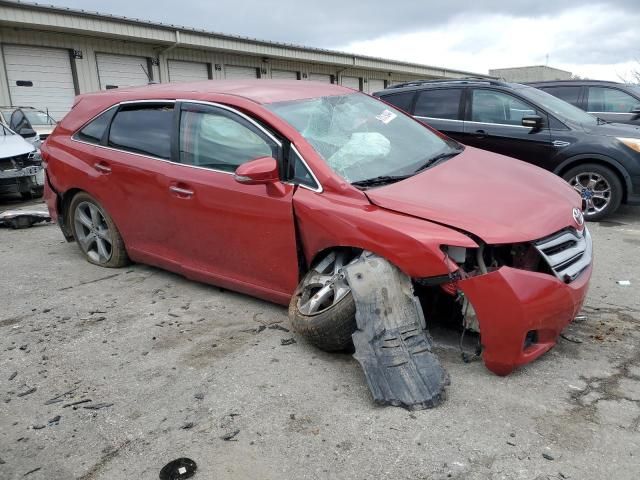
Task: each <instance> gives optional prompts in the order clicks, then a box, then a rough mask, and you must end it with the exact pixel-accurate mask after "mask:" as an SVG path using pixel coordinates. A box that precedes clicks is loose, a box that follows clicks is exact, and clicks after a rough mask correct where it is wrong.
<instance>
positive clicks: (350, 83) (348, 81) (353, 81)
mask: <svg viewBox="0 0 640 480" xmlns="http://www.w3.org/2000/svg"><path fill="white" fill-rule="evenodd" d="M341 84H342V85H343V86H344V87H349V88H353V89H354V90H360V79H359V78H358V77H342V82H341Z"/></svg>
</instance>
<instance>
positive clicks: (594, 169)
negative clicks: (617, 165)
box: [562, 163, 624, 222]
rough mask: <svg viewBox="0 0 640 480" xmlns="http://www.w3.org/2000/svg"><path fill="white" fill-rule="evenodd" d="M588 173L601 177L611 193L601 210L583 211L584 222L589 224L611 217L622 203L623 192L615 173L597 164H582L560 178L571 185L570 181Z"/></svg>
mask: <svg viewBox="0 0 640 480" xmlns="http://www.w3.org/2000/svg"><path fill="white" fill-rule="evenodd" d="M588 173H594V174H596V175H599V176H601V177H602V178H603V179H604V180H605V181H606V182H607V183H608V184H609V188H610V192H611V193H610V196H609V199H608V203H607V204H606V206H605V207H604V208H603V209H602V210H600V211H595V210H592V211H590V209H589V208H587V209H585V212H584V218H585V220H587V221H590V222H596V221H599V220H602V219H603V218H605V217H606V216H608V215H611V214H612V213H614V212H615V211H616V210H618V207H619V206H620V203H622V196H623V193H624V191H623V188H622V183H621V182H620V179H619V178H618V176H617V175H616V174H615V172H614V171H613V170H611V169H610V168H609V167H605V166H603V165H600V164H597V163H584V164H581V165H578V166H576V167H573V168H571V169H570V170H568V171H566V172H565V173H564V175H563V176H562V178H564V179H565V180H566V181H567V182H569V183H571V181H572V180H573V179H575V178H576V177H578V176H580V175H586V174H588ZM583 198H584V197H583Z"/></svg>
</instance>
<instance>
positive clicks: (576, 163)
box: [558, 158, 627, 203]
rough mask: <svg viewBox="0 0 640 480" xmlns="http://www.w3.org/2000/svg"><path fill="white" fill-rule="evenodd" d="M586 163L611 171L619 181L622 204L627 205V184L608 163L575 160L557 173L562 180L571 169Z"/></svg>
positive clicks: (596, 160)
mask: <svg viewBox="0 0 640 480" xmlns="http://www.w3.org/2000/svg"><path fill="white" fill-rule="evenodd" d="M587 163H592V164H595V165H599V166H601V167H604V168H607V169H609V170H611V171H612V172H613V173H614V174H615V176H616V177H618V180H620V185H622V203H627V182H626V180H625V178H624V176H623V175H622V173H621V172H620V170H619V169H618V168H617V167H615V166H614V165H611V164H610V163H608V162H605V161H604V160H599V159H597V158H581V159H580V160H575V161H573V162H571V163H569V164H568V165H565V166H564V167H562V169H561V170H560V171H559V172H558V175H559V176H561V177H563V178H564V175H565V174H566V173H567V172H568V171H569V170H571V169H572V168H575V167H577V166H579V165H584V164H587Z"/></svg>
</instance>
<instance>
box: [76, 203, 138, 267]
mask: <svg viewBox="0 0 640 480" xmlns="http://www.w3.org/2000/svg"><path fill="white" fill-rule="evenodd" d="M69 212H70V213H71V218H70V223H71V229H72V230H73V236H74V237H75V239H76V242H77V243H78V246H79V247H80V250H82V253H84V255H85V257H86V258H87V260H88V261H89V262H91V263H94V264H96V265H100V266H102V267H122V266H124V265H126V264H127V263H128V262H129V258H128V256H127V252H126V250H125V248H124V242H123V240H122V237H121V236H120V232H118V229H117V228H116V226H115V224H114V223H113V220H111V217H110V216H109V215H108V214H107V213H106V212H105V210H104V209H103V208H102V206H101V205H100V204H99V203H98V202H97V201H96V200H95V199H94V198H92V197H91V196H90V195H88V194H86V193H79V194H77V195H76V196H75V197H74V198H73V200H72V201H71V205H70V208H69Z"/></svg>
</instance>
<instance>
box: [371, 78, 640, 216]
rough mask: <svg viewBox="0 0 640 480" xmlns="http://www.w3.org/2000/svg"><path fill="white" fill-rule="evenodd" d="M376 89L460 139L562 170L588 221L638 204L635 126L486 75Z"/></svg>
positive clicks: (639, 139) (639, 141)
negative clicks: (626, 204)
mask: <svg viewBox="0 0 640 480" xmlns="http://www.w3.org/2000/svg"><path fill="white" fill-rule="evenodd" d="M374 95H375V96H377V97H379V98H381V99H382V100H384V101H386V102H389V103H391V104H392V105H395V106H396V107H399V108H401V109H402V110H405V111H406V112H408V113H410V114H412V115H414V116H415V117H416V118H417V119H418V120H420V121H422V122H424V123H427V124H429V125H430V126H432V127H434V128H436V129H438V130H440V131H441V132H444V133H445V134H447V135H449V136H450V137H452V138H454V139H456V140H458V141H460V142H461V143H464V144H466V145H470V146H473V147H478V148H483V149H485V150H490V151H492V152H496V153H501V154H503V155H507V156H510V157H515V158H518V159H520V160H524V161H526V162H529V163H533V164H534V165H538V166H540V167H542V168H545V169H547V170H551V171H553V172H554V173H556V174H558V175H560V176H562V177H563V178H564V179H565V180H567V181H568V182H569V183H570V184H571V185H572V186H573V187H574V188H575V189H576V190H577V191H578V192H579V193H580V195H581V196H582V198H583V200H584V210H585V216H586V217H587V219H589V220H599V219H601V218H603V217H604V216H606V215H608V214H610V213H612V212H614V211H615V210H616V209H617V208H618V206H619V205H620V203H630V204H639V205H640V128H638V127H633V126H631V125H620V124H612V123H608V122H606V121H604V120H601V119H599V118H596V117H594V116H592V115H589V114H587V113H585V112H583V111H582V110H580V109H578V108H576V107H574V106H573V105H570V104H569V103H567V102H564V101H562V100H560V99H558V98H556V97H554V96H553V95H550V94H548V93H545V92H543V91H542V90H538V89H536V88H533V87H529V86H526V85H520V84H516V83H504V82H499V81H495V80H487V79H464V80H424V81H422V80H421V81H415V82H407V83H403V84H400V85H394V86H393V87H390V88H387V89H385V90H382V91H380V92H376V93H374ZM532 208H535V205H533V206H532Z"/></svg>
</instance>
